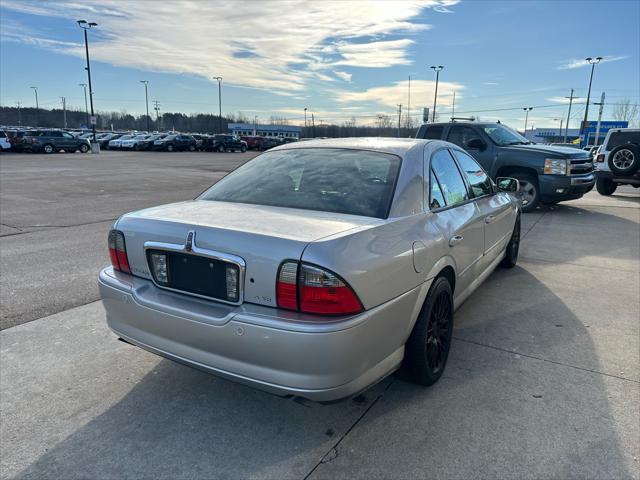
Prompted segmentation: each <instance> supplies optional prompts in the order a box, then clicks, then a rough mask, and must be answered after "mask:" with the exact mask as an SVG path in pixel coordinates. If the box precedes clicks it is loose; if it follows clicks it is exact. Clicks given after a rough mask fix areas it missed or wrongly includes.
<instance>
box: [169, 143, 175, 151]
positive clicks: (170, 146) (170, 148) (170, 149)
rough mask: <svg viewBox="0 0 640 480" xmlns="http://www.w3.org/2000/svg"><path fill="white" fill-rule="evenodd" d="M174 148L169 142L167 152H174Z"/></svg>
mask: <svg viewBox="0 0 640 480" xmlns="http://www.w3.org/2000/svg"><path fill="white" fill-rule="evenodd" d="M173 150H174V148H173V145H171V144H169V145H167V152H173Z"/></svg>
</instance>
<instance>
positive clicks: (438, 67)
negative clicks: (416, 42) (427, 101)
mask: <svg viewBox="0 0 640 480" xmlns="http://www.w3.org/2000/svg"><path fill="white" fill-rule="evenodd" d="M429 68H431V69H433V71H434V72H436V93H435V94H434V96H433V123H435V122H436V101H437V100H438V80H439V79H440V71H441V70H442V69H443V68H444V67H443V66H442V65H431V67H429Z"/></svg>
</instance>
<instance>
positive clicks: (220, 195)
mask: <svg viewBox="0 0 640 480" xmlns="http://www.w3.org/2000/svg"><path fill="white" fill-rule="evenodd" d="M399 170H400V158H399V157H397V156H395V155H391V154H388V153H379V152H370V151H364V150H347V149H335V148H299V149H298V148H297V149H293V150H281V151H275V152H267V153H264V154H262V155H260V156H259V157H256V158H255V159H253V160H251V161H250V162H248V163H246V164H245V165H243V166H242V167H240V168H239V169H238V170H236V171H234V172H232V173H230V174H229V175H227V176H226V177H224V178H223V179H222V180H220V181H219V182H218V183H216V184H215V185H214V186H213V187H211V188H210V189H209V190H207V191H206V192H204V193H203V194H202V195H201V196H200V197H199V199H201V200H215V201H220V202H237V203H250V204H256V205H269V206H275V207H287V208H301V209H305V210H320V211H323V212H335V213H346V214H351V215H362V216H366V217H377V218H386V217H387V215H388V213H389V207H390V205H391V199H392V196H393V190H394V187H395V183H396V178H397V176H398V172H399Z"/></svg>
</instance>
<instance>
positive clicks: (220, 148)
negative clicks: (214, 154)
mask: <svg viewBox="0 0 640 480" xmlns="http://www.w3.org/2000/svg"><path fill="white" fill-rule="evenodd" d="M218 151H219V152H220V153H224V145H220V146H218Z"/></svg>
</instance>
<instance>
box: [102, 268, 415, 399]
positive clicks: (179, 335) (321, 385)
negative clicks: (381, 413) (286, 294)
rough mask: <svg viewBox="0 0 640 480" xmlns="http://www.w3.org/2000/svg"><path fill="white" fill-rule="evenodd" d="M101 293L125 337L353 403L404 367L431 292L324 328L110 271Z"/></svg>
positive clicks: (297, 392)
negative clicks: (351, 399)
mask: <svg viewBox="0 0 640 480" xmlns="http://www.w3.org/2000/svg"><path fill="white" fill-rule="evenodd" d="M99 286H100V293H101V296H102V300H103V303H104V306H105V309H106V313H107V324H108V326H109V328H111V330H113V332H114V333H115V334H116V335H118V336H120V337H121V338H123V339H124V340H126V341H128V342H130V343H132V344H134V345H137V346H140V347H142V348H144V349H146V350H149V351H151V352H153V353H156V354H158V355H161V356H164V357H166V358H169V359H171V360H175V361H178V362H180V363H183V364H187V365H189V366H192V367H196V368H199V369H202V370H205V371H207V372H209V373H212V374H215V375H218V376H221V377H224V378H227V379H229V380H233V381H236V382H239V383H243V384H246V385H249V386H252V387H255V388H258V389H260V390H264V391H268V392H270V393H274V394H277V395H281V396H298V397H303V398H307V399H310V400H314V401H321V402H329V401H335V400H338V399H341V398H345V397H349V396H352V395H354V394H356V393H358V392H360V391H362V390H364V389H366V388H367V387H369V386H371V385H372V384H374V383H376V382H378V381H379V380H381V379H382V378H384V377H385V376H387V375H388V374H390V373H391V372H393V371H394V370H395V369H396V368H397V367H398V366H399V365H400V364H401V362H402V359H403V356H404V343H405V342H406V339H407V337H408V335H409V333H410V331H411V326H412V324H413V321H412V320H413V319H414V318H415V317H416V316H417V313H418V311H419V304H420V302H419V301H421V300H422V299H421V296H424V293H425V292H426V291H427V288H426V287H427V286H426V285H423V286H420V287H417V288H415V289H413V290H411V291H409V292H407V293H405V294H403V295H401V296H399V297H397V298H396V299H394V300H391V301H389V302H387V303H385V304H383V305H381V306H378V307H376V308H373V309H371V310H369V311H367V312H364V313H362V314H359V315H355V316H351V317H349V318H346V319H341V320H340V321H335V319H333V320H334V321H333V322H327V323H319V322H317V317H309V316H304V315H301V314H298V313H296V312H289V311H285V310H279V309H275V308H270V307H263V306H259V305H253V304H248V303H245V304H243V305H240V306H232V305H223V304H220V303H216V302H213V301H208V300H201V299H198V298H193V297H189V296H187V295H182V294H179V293H173V292H167V291H164V290H162V289H158V288H157V287H155V286H154V285H153V283H152V282H151V281H148V280H145V279H141V278H137V277H133V276H130V275H123V274H121V273H119V272H114V271H113V269H112V268H111V267H109V268H106V269H104V270H102V271H101V272H100V275H99ZM416 305H418V307H416ZM311 318H315V322H314V323H311V322H309V320H310V319H311Z"/></svg>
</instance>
